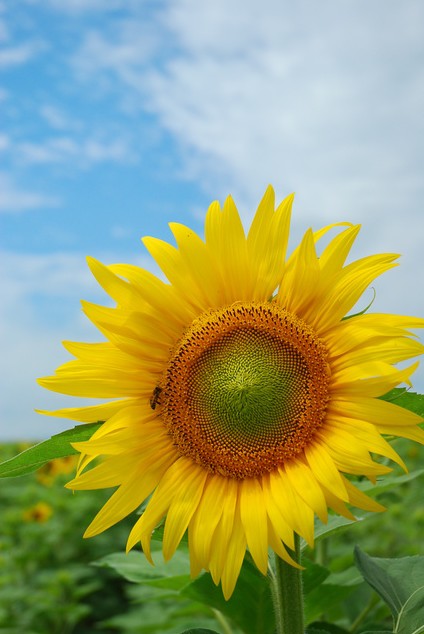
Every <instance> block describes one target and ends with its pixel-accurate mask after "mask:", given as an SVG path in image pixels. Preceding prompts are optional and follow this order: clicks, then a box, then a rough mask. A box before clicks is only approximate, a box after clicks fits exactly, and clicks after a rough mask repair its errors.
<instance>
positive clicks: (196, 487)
mask: <svg viewBox="0 0 424 634" xmlns="http://www.w3.org/2000/svg"><path fill="white" fill-rule="evenodd" d="M207 475H208V472H207V471H206V469H201V468H196V469H193V470H192V472H191V473H190V474H189V475H188V476H187V478H186V480H185V484H184V487H183V488H182V489H181V490H180V491H179V492H178V494H176V495H175V496H174V499H173V500H172V502H171V506H170V507H169V510H168V514H167V516H166V522H165V530H164V533H163V545H162V550H163V556H164V559H165V561H168V560H169V559H171V557H172V555H173V554H174V552H175V550H176V548H177V546H178V544H179V543H180V541H181V538H182V536H183V535H184V533H185V532H186V530H187V526H188V524H189V522H190V520H191V518H192V517H193V514H194V512H195V511H196V509H197V506H198V504H199V501H200V499H201V497H202V493H203V487H204V485H205V481H206V477H207Z"/></svg>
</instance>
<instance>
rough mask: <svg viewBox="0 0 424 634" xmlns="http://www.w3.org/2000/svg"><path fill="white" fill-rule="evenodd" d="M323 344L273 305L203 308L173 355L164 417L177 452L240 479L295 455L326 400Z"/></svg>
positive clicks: (164, 392) (320, 417)
mask: <svg viewBox="0 0 424 634" xmlns="http://www.w3.org/2000/svg"><path fill="white" fill-rule="evenodd" d="M328 386H329V369H328V363H327V354H326V348H325V346H324V344H323V343H322V341H321V340H320V339H319V338H318V337H317V336H316V334H315V333H314V331H313V330H312V329H311V328H310V327H309V326H308V325H307V324H305V323H304V322H303V321H302V320H300V319H299V318H298V317H296V316H295V315H293V314H291V313H289V312H287V311H286V310H284V309H282V308H280V307H279V306H277V305H275V304H273V303H270V302H268V303H245V304H235V305H233V306H229V307H227V308H224V309H221V310H216V311H211V312H208V313H204V314H203V315H202V316H201V317H200V318H199V319H197V320H196V321H194V322H193V324H192V325H191V327H190V328H189V329H188V330H187V332H186V333H185V335H184V336H183V338H182V339H181V340H180V341H179V343H178V346H177V347H176V349H175V350H174V351H173V355H172V358H171V360H170V362H169V365H168V368H167V372H166V376H165V380H164V383H163V386H161V387H162V393H161V396H163V398H162V399H161V401H162V415H163V419H164V422H165V425H166V426H167V428H168V431H169V433H170V434H171V436H172V437H173V440H174V443H175V445H176V446H177V448H178V449H179V451H180V453H181V454H183V455H185V456H190V457H191V458H192V459H193V460H195V461H196V462H197V463H199V464H201V465H202V466H204V467H206V468H207V469H208V470H210V471H211V472H213V473H220V474H222V475H225V476H229V477H234V478H246V477H253V476H258V475H260V474H263V473H265V472H268V471H271V470H273V469H275V468H276V467H277V466H278V465H279V464H281V463H283V462H284V461H285V460H287V459H289V458H292V457H294V456H295V455H297V454H298V453H299V452H300V451H301V450H302V449H303V448H304V446H305V445H306V444H307V443H308V442H309V441H310V440H311V438H312V436H313V434H314V432H315V430H316V429H317V428H318V427H319V426H320V425H321V424H322V422H323V420H324V417H325V412H326V407H327V403H328V398H329V397H328Z"/></svg>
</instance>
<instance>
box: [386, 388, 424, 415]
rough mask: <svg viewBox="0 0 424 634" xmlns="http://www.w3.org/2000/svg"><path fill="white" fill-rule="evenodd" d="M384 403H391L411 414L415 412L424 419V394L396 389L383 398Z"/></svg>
mask: <svg viewBox="0 0 424 634" xmlns="http://www.w3.org/2000/svg"><path fill="white" fill-rule="evenodd" d="M381 399H382V400H383V401H389V402H390V403H394V404H396V405H399V407H404V408H405V409H409V410H410V411H411V412H415V414H418V416H422V417H424V394H417V393H416V392H409V391H408V390H405V389H402V388H400V387H396V388H395V389H394V390H390V392H387V394H385V395H384V396H381Z"/></svg>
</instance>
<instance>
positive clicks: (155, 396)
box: [150, 385, 162, 409]
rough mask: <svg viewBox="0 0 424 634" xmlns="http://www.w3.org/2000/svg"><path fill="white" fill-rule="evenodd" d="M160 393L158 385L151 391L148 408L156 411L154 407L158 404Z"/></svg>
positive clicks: (160, 389)
mask: <svg viewBox="0 0 424 634" xmlns="http://www.w3.org/2000/svg"><path fill="white" fill-rule="evenodd" d="M161 392H162V388H161V387H159V385H157V386H156V387H155V389H154V390H153V394H152V396H151V397H150V407H151V408H152V409H156V405H159V404H160V403H159V398H160V395H161Z"/></svg>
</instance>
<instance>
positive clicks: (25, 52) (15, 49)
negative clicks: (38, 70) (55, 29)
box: [0, 41, 44, 69]
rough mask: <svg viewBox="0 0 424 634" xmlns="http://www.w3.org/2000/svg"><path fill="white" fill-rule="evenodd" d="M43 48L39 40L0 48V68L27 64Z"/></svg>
mask: <svg viewBox="0 0 424 634" xmlns="http://www.w3.org/2000/svg"><path fill="white" fill-rule="evenodd" d="M43 48H44V47H43V45H42V44H41V43H40V42H39V41H34V42H25V43H24V44H17V45H16V46H7V47H5V48H2V49H0V68H3V69H7V68H11V67H14V66H20V65H21V64H25V63H26V62H28V61H29V60H31V59H33V58H34V57H35V56H36V55H38V53H39V52H40V50H42V49H43Z"/></svg>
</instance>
